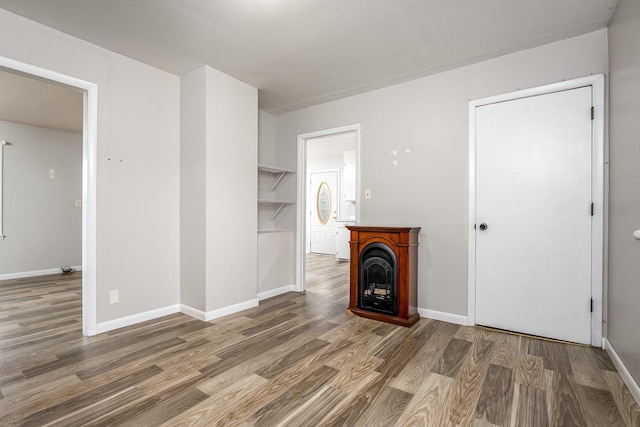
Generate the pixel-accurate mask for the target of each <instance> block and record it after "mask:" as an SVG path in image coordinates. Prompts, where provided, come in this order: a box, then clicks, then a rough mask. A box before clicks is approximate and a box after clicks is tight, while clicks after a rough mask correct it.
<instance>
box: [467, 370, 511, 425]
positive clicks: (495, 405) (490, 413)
mask: <svg viewBox="0 0 640 427" xmlns="http://www.w3.org/2000/svg"><path fill="white" fill-rule="evenodd" d="M513 385H514V375H513V371H512V370H511V369H510V368H505V367H503V366H498V365H491V364H490V365H489V368H488V370H487V375H486V377H485V380H484V383H483V385H482V391H481V393H480V398H479V399H478V405H477V406H476V413H475V418H477V419H480V420H484V421H487V422H489V423H491V424H495V425H498V426H505V427H507V426H509V425H510V423H511V403H512V401H513Z"/></svg>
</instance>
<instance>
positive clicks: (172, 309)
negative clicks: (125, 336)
mask: <svg viewBox="0 0 640 427" xmlns="http://www.w3.org/2000/svg"><path fill="white" fill-rule="evenodd" d="M179 312H180V304H175V305H170V306H168V307H163V308H158V309H155V310H150V311H145V312H144V313H138V314H133V315H131V316H126V317H121V318H119V319H114V320H109V321H107V322H102V323H98V325H97V326H96V333H97V334H102V333H104V332H109V331H113V330H114V329H120V328H124V327H126V326H131V325H135V324H136V323H141V322H146V321H147V320H153V319H157V318H158V317H162V316H168V315H169V314H174V313H179Z"/></svg>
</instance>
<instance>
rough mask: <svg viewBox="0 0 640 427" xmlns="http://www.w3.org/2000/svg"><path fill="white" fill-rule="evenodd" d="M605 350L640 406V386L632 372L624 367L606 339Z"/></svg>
mask: <svg viewBox="0 0 640 427" xmlns="http://www.w3.org/2000/svg"><path fill="white" fill-rule="evenodd" d="M604 348H605V350H607V353H608V354H609V357H610V358H611V361H612V362H613V365H614V366H615V367H616V369H617V370H618V373H619V374H620V376H621V377H622V381H624V383H625V384H626V385H627V387H628V388H629V391H630V392H631V395H632V396H633V398H634V399H635V400H636V403H637V404H638V405H640V385H639V384H638V383H637V382H636V381H635V380H634V379H633V377H632V376H631V372H629V370H628V369H627V367H626V366H624V363H622V360H621V359H620V356H618V353H617V352H616V350H615V349H614V348H613V346H612V345H611V343H610V342H609V340H608V339H606V338H605V339H604Z"/></svg>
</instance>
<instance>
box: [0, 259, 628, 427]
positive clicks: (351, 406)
mask: <svg viewBox="0 0 640 427" xmlns="http://www.w3.org/2000/svg"><path fill="white" fill-rule="evenodd" d="M348 268H349V265H348V263H336V261H335V259H333V258H332V257H323V256H311V257H309V260H308V271H307V282H308V284H307V291H306V294H297V293H288V294H285V295H281V296H278V297H275V298H272V299H269V300H266V301H263V302H262V303H261V304H260V306H259V307H257V308H254V309H250V310H246V311H243V312H241V313H237V314H234V315H232V316H227V317H225V318H222V319H216V320H214V321H212V322H208V323H205V322H200V321H198V320H194V319H193V318H190V317H188V316H186V315H183V314H174V315H171V316H166V317H163V318H160V319H157V320H154V321H149V322H145V323H142V324H138V325H135V326H131V327H128V328H123V329H120V330H116V331H113V332H110V333H106V334H101V335H99V336H96V337H82V335H81V325H80V309H81V301H80V284H81V276H80V275H79V274H72V275H56V276H47V277H39V278H31V279H20V280H10V281H4V282H0V425H3V426H13V425H24V426H42V425H56V426H108V425H117V426H190V425H193V426H213V425H229V426H252V425H255V426H274V425H292V426H293V425H296V426H321V425H322V426H324V425H327V426H334V425H335V426H343V425H344V426H394V425H397V426H449V425H459V426H474V427H480V426H518V427H519V426H581V427H582V426H594V427H596V426H597V427H602V426H618V425H619V426H640V409H639V408H638V406H637V405H636V404H635V402H634V400H633V398H632V396H631V394H630V393H629V391H628V390H627V389H626V387H625V385H624V383H623V382H622V380H621V378H620V376H619V375H618V374H617V373H616V371H615V369H614V367H613V365H612V364H611V361H610V360H609V358H608V356H607V354H606V353H605V352H604V351H602V350H600V349H595V348H587V347H578V346H571V345H565V344H559V343H553V342H548V341H541V340H536V339H532V338H526V337H519V336H515V335H507V334H503V333H499V332H493V331H487V330H483V329H479V328H470V327H465V326H458V325H453V324H448V323H443V322H439V321H434V320H427V319H422V320H420V322H418V323H417V324H416V325H415V326H414V327H412V328H410V329H407V328H403V327H400V326H393V325H388V324H385V323H379V322H376V321H373V320H368V319H363V318H359V317H355V316H348V315H346V314H345V308H346V307H347V305H348V293H347V286H348V284H347V281H348V275H347V272H348Z"/></svg>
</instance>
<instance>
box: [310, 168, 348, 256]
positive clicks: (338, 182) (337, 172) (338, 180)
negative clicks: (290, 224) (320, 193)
mask: <svg viewBox="0 0 640 427" xmlns="http://www.w3.org/2000/svg"><path fill="white" fill-rule="evenodd" d="M328 172H335V173H336V176H337V178H336V187H337V188H336V194H335V197H336V199H337V200H336V209H335V210H336V214H337V215H338V217H337V218H336V219H335V220H334V222H336V221H337V220H338V218H339V217H340V211H339V209H340V200H339V197H338V195H339V194H341V192H342V188H341V187H342V185H341V184H342V183H341V182H340V169H323V170H319V171H313V172H310V171H307V199H306V201H305V203H306V204H307V210H309V209H308V208H309V207H310V206H309V205H310V204H311V202H312V200H313V198H312V197H313V193H312V192H311V174H314V173H328ZM307 218H309V216H307ZM305 233H307V235H306V238H305V244H306V247H305V253H310V252H311V220H310V219H309V222H308V223H307V226H306V227H305Z"/></svg>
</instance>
